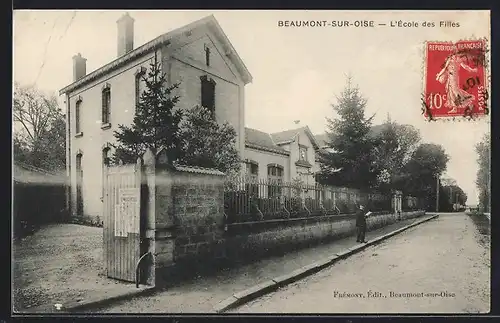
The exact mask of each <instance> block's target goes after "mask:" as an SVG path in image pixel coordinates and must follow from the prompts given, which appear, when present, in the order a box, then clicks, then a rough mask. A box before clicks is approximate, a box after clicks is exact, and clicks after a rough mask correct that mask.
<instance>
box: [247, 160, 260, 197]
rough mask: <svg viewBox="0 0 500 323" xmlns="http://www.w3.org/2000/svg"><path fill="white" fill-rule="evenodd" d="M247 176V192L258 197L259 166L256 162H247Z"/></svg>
mask: <svg viewBox="0 0 500 323" xmlns="http://www.w3.org/2000/svg"><path fill="white" fill-rule="evenodd" d="M246 168H247V176H248V183H247V185H246V191H247V192H248V193H249V194H251V195H255V196H257V195H258V194H259V184H258V177H259V165H258V164H257V163H256V162H254V161H249V162H247V166H246Z"/></svg>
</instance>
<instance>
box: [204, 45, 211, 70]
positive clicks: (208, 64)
mask: <svg viewBox="0 0 500 323" xmlns="http://www.w3.org/2000/svg"><path fill="white" fill-rule="evenodd" d="M205 64H207V66H210V47H208V45H206V44H205Z"/></svg>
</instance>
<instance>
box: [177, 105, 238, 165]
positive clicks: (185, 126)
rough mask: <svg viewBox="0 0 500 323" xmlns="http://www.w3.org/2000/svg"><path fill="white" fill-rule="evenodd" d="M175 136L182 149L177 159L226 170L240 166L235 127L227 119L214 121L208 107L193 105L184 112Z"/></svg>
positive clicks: (190, 163)
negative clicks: (180, 155)
mask: <svg viewBox="0 0 500 323" xmlns="http://www.w3.org/2000/svg"><path fill="white" fill-rule="evenodd" d="M179 139H180V147H181V148H182V151H183V154H182V157H181V158H180V159H179V162H181V163H183V164H186V165H191V166H199V167H207V168H215V169H218V170H220V171H222V172H226V173H230V174H236V173H237V172H238V171H239V170H240V157H239V154H238V150H237V149H236V131H235V130H234V128H233V127H232V126H231V125H230V124H229V123H227V122H225V123H223V124H218V123H217V121H216V120H215V118H214V117H213V116H212V114H211V112H210V111H209V110H208V109H206V108H204V107H201V106H195V107H193V108H192V109H190V110H188V111H186V112H185V115H184V119H183V121H182V122H181V131H180V133H179Z"/></svg>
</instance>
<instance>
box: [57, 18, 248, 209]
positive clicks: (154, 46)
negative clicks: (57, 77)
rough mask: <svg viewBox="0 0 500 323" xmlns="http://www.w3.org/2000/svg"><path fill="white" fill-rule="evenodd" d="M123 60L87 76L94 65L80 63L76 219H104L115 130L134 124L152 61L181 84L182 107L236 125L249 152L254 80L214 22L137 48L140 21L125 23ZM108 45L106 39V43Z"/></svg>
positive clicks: (70, 150)
mask: <svg viewBox="0 0 500 323" xmlns="http://www.w3.org/2000/svg"><path fill="white" fill-rule="evenodd" d="M117 27H118V39H117V58H116V59H115V60H113V61H112V62H110V63H108V64H106V65H104V66H102V67H100V68H98V69H97V70H95V71H93V72H92V73H90V74H87V73H86V59H85V58H84V57H82V55H81V54H78V55H76V56H74V57H73V83H71V84H70V85H68V86H66V87H65V88H63V89H62V90H61V91H60V94H61V95H62V94H64V95H65V96H66V105H67V106H66V110H67V113H66V116H67V118H66V122H67V135H66V137H67V141H66V147H67V156H66V158H67V163H66V164H67V165H68V166H67V175H68V176H69V177H70V181H71V194H70V197H71V199H70V205H71V210H72V213H73V214H78V215H86V216H90V217H96V216H99V215H101V212H102V194H103V191H102V179H103V169H104V167H105V165H104V164H105V162H106V160H107V158H108V156H110V155H111V154H112V147H111V146H110V144H111V143H113V142H115V138H114V135H113V131H114V130H117V128H118V125H119V124H131V123H132V120H133V116H134V112H135V106H136V102H137V100H138V99H139V97H140V94H141V91H142V90H143V89H144V84H143V82H142V81H141V79H140V77H141V75H143V74H144V73H146V72H147V69H148V68H149V66H150V63H151V62H154V61H157V62H161V66H162V69H163V71H164V73H165V74H166V75H167V79H168V85H172V84H175V83H178V82H180V87H179V89H178V92H177V93H176V94H178V95H179V96H180V102H179V103H178V105H177V106H178V107H179V108H181V109H188V108H191V107H193V106H195V105H203V106H205V107H207V108H209V109H211V110H212V111H213V112H214V115H215V118H216V120H218V121H220V122H224V121H227V122H229V123H230V124H231V125H232V126H233V127H234V128H235V130H236V133H237V148H238V151H239V152H240V154H241V155H243V152H244V146H245V134H244V124H245V120H244V112H245V106H244V97H245V85H246V84H248V83H250V82H251V81H252V76H251V75H250V73H249V71H248V70H247V68H246V67H245V65H244V63H243V61H242V60H241V58H240V57H239V56H238V54H237V53H236V51H235V50H234V48H233V46H232V45H231V43H230V41H229V39H228V38H227V36H226V35H225V34H224V32H223V30H222V28H221V27H220V25H219V24H218V22H217V21H216V19H215V18H214V17H213V16H208V17H206V18H203V19H201V20H198V21H195V22H193V23H191V24H188V25H186V26H184V27H181V28H178V29H175V30H173V31H171V32H168V33H166V34H163V35H161V36H159V37H157V38H155V39H153V40H152V41H150V42H148V43H146V44H144V45H142V46H140V47H138V48H134V19H133V18H132V17H130V16H129V15H128V14H126V15H124V16H123V17H121V18H120V19H119V20H118V21H117ZM100 41H102V40H100Z"/></svg>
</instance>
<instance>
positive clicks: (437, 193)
mask: <svg viewBox="0 0 500 323" xmlns="http://www.w3.org/2000/svg"><path fill="white" fill-rule="evenodd" d="M436 212H439V175H437V176H436Z"/></svg>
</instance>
